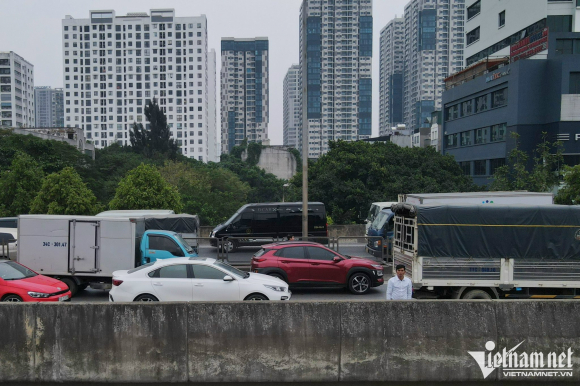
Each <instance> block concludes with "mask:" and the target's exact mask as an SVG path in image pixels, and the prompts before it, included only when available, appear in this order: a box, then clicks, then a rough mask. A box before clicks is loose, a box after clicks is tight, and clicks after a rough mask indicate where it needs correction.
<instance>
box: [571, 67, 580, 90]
mask: <svg viewBox="0 0 580 386" xmlns="http://www.w3.org/2000/svg"><path fill="white" fill-rule="evenodd" d="M569 93H570V94H580V72H571V73H570V91H569Z"/></svg>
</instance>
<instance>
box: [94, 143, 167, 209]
mask: <svg viewBox="0 0 580 386" xmlns="http://www.w3.org/2000/svg"><path fill="white" fill-rule="evenodd" d="M142 163H146V164H157V162H156V161H154V160H151V159H148V158H146V157H145V156H144V155H143V154H141V153H139V154H138V153H135V152H133V150H132V149H131V148H130V147H128V146H124V147H123V146H119V145H117V144H113V145H111V146H107V147H106V148H104V149H97V150H96V154H95V161H94V163H93V164H92V166H91V168H90V169H89V170H88V171H87V172H86V173H85V174H83V177H84V180H85V181H86V182H87V185H88V186H89V188H91V190H92V191H93V192H94V193H95V195H96V196H97V199H98V200H99V202H101V203H103V204H105V206H106V204H108V203H109V202H110V201H111V200H112V199H113V197H114V196H115V191H116V189H117V186H118V185H119V182H120V181H121V179H122V178H123V177H125V175H126V174H127V172H129V170H132V169H135V168H136V167H137V166H139V165H141V164H142Z"/></svg>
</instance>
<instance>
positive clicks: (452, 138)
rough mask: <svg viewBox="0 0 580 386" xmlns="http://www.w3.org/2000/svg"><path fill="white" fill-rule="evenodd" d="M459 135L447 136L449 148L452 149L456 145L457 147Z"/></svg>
mask: <svg viewBox="0 0 580 386" xmlns="http://www.w3.org/2000/svg"><path fill="white" fill-rule="evenodd" d="M457 137H458V134H449V135H448V136H447V145H446V147H447V148H448V149H452V148H454V147H457Z"/></svg>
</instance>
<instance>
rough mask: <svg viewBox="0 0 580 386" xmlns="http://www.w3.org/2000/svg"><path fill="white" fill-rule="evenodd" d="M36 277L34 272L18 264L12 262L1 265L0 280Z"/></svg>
mask: <svg viewBox="0 0 580 386" xmlns="http://www.w3.org/2000/svg"><path fill="white" fill-rule="evenodd" d="M34 276H36V273H35V272H34V271H31V270H30V269H28V268H26V267H25V266H23V265H20V264H18V263H15V262H12V261H8V262H6V263H0V278H2V279H4V280H18V279H24V278H27V277H34Z"/></svg>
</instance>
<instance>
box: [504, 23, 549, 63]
mask: <svg viewBox="0 0 580 386" xmlns="http://www.w3.org/2000/svg"><path fill="white" fill-rule="evenodd" d="M547 49H548V28H544V29H543V30H542V31H541V32H538V33H536V34H534V35H532V36H528V37H525V38H523V39H522V40H520V41H519V42H517V43H516V44H514V45H512V46H511V47H510V59H511V62H512V63H513V62H517V61H518V60H521V59H526V58H529V57H530V56H534V55H536V54H537V53H538V52H542V51H545V50H547Z"/></svg>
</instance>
